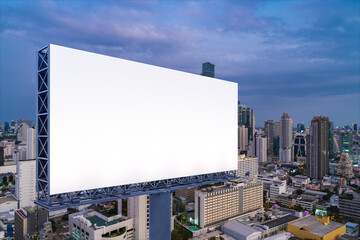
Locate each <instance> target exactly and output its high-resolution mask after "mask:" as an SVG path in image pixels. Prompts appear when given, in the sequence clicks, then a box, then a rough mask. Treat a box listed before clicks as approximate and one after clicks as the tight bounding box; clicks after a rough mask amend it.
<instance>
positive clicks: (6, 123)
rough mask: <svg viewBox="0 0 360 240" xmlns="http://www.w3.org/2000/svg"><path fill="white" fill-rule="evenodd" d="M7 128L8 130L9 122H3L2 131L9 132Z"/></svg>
mask: <svg viewBox="0 0 360 240" xmlns="http://www.w3.org/2000/svg"><path fill="white" fill-rule="evenodd" d="M9 130H10V125H9V122H5V123H4V133H7V132H9Z"/></svg>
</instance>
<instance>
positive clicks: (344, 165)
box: [337, 152, 354, 178]
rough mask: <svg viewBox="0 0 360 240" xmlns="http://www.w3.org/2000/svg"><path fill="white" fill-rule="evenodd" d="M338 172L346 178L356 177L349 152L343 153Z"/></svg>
mask: <svg viewBox="0 0 360 240" xmlns="http://www.w3.org/2000/svg"><path fill="white" fill-rule="evenodd" d="M337 174H339V175H342V176H344V177H346V178H353V177H354V173H353V166H352V161H351V160H350V156H349V154H348V153H347V152H343V153H342V154H341V158H340V161H339V167H338V169H337Z"/></svg>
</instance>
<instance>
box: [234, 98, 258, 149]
mask: <svg viewBox="0 0 360 240" xmlns="http://www.w3.org/2000/svg"><path fill="white" fill-rule="evenodd" d="M254 119H255V118H254V113H253V109H252V108H248V107H247V106H246V105H243V104H240V102H238V125H244V126H245V127H246V128H248V129H249V130H248V139H249V142H250V141H252V140H253V137H254V134H255V121H254Z"/></svg>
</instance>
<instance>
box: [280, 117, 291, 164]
mask: <svg viewBox="0 0 360 240" xmlns="http://www.w3.org/2000/svg"><path fill="white" fill-rule="evenodd" d="M292 143H293V139H292V120H291V118H290V116H289V114H287V113H284V114H283V115H282V117H281V119H280V161H281V162H284V163H289V162H292V161H293V155H292Z"/></svg>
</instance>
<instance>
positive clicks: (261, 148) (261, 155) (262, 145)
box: [256, 136, 267, 163]
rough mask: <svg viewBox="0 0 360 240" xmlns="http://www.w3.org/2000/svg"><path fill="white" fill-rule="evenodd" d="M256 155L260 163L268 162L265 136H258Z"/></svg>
mask: <svg viewBox="0 0 360 240" xmlns="http://www.w3.org/2000/svg"><path fill="white" fill-rule="evenodd" d="M256 156H257V157H258V160H259V163H266V162H267V139H266V138H265V137H264V136H256Z"/></svg>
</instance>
